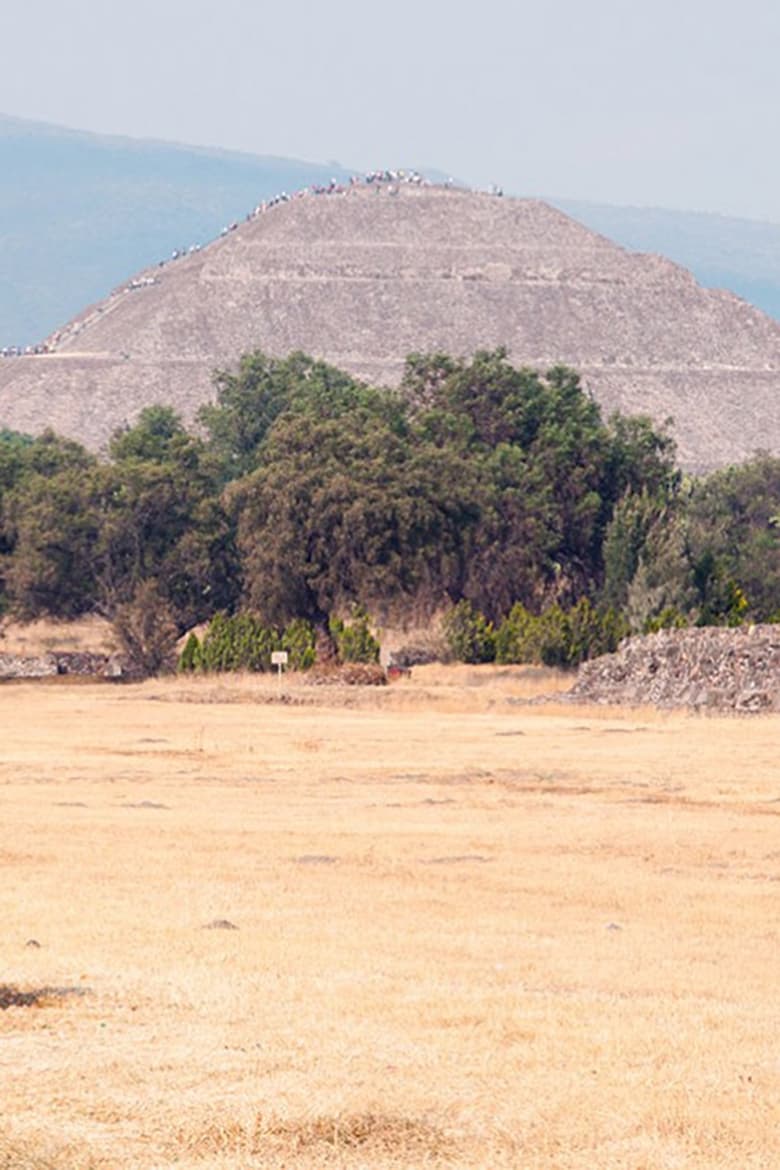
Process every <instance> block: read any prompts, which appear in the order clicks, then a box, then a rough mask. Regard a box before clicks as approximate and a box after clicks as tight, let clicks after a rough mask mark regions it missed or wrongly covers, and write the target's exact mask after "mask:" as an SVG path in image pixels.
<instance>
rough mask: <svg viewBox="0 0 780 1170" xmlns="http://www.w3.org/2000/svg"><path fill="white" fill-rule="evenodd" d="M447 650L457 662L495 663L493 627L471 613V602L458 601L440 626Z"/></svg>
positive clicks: (482, 615)
mask: <svg viewBox="0 0 780 1170" xmlns="http://www.w3.org/2000/svg"><path fill="white" fill-rule="evenodd" d="M442 631H443V633H444V637H445V640H446V642H447V646H448V648H449V650H450V653H451V654H452V656H453V658H455V659H457V661H458V662H469V663H473V664H477V663H480V662H494V661H495V658H496V635H495V632H494V630H493V623H492V622H489V621H488V620H487V618H486V617H485V615H484V614H482V613H480V612H479V610H476V609H474V607H473V605H472V604H471V602H470V601H459V602H458V604H457V605H456V606H454V607H453V608H452V609H451V610H450V612H449V613H448V614H447V615H446V616H445V618H444V621H443V622H442Z"/></svg>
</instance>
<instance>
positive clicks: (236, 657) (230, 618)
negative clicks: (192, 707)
mask: <svg viewBox="0 0 780 1170" xmlns="http://www.w3.org/2000/svg"><path fill="white" fill-rule="evenodd" d="M329 633H330V637H331V639H332V640H333V644H334V646H335V650H336V656H337V658H338V660H339V661H341V662H378V661H379V643H378V642H377V641H376V639H375V638H374V637H373V635H372V634H371V631H370V629H369V624H368V617H367V615H366V614H365V613H363V612H362V611H358V612H356V613H355V615H354V616H353V620H352V621H350V622H345V621H342V620H341V619H338V618H331V621H330V623H329ZM316 647H317V635H316V631H315V628H314V626H313V625H312V623H311V622H308V621H306V620H305V619H303V618H296V619H295V620H293V621H291V622H290V623H289V624H288V625H286V626H284V627H283V628H279V627H277V626H269V625H266V624H265V623H264V622H263V621H262V620H261V619H260V618H259V617H257V616H255V615H254V614H251V613H236V614H233V615H228V614H225V613H218V614H216V616H215V617H214V618H213V619H212V621H211V622H210V623H209V627H208V629H207V631H206V633H205V635H204V637H203V639H202V640H201V639H200V638H198V636H197V634H195V633H192V634H190V636H189V638H188V639H187V641H186V643H185V646H184V649H183V650H182V653H181V655H180V657H179V664H178V667H179V670H180V671H181V672H185V673H186V672H190V673H191V672H195V671H204V672H207V673H219V672H223V671H238V670H248V671H257V672H260V671H268V670H271V669H273V667H272V663H271V655H272V654H273V653H274V651H276V650H286V651H287V656H288V658H287V666H288V669H289V670H308V669H309V667H311V666H313V665H314V663H315V661H316V657H317V648H316Z"/></svg>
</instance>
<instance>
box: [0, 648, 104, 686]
mask: <svg viewBox="0 0 780 1170" xmlns="http://www.w3.org/2000/svg"><path fill="white" fill-rule="evenodd" d="M64 674H71V675H80V676H82V677H84V678H122V677H125V674H126V671H125V669H123V665H122V662H121V661H120V660H119V659H118V658H117V657H116V656H112V657H109V656H108V655H107V654H93V653H89V652H87V651H65V650H52V651H49V652H48V653H46V654H37V655H23V654H0V679H15V678H17V679H18V678H49V677H53V676H55V675H64Z"/></svg>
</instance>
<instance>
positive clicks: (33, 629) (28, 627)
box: [0, 617, 117, 655]
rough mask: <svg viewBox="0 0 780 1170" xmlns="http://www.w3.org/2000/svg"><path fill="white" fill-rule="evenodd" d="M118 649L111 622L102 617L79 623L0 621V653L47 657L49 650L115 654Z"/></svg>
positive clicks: (48, 619) (39, 620) (43, 620)
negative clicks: (45, 655) (43, 655)
mask: <svg viewBox="0 0 780 1170" xmlns="http://www.w3.org/2000/svg"><path fill="white" fill-rule="evenodd" d="M116 649H117V645H116V640H115V638H114V635H113V632H112V630H111V623H110V622H108V621H107V620H106V619H105V618H101V617H86V618H79V619H78V621H55V620H54V619H52V618H40V619H38V620H37V621H34V622H25V623H22V622H13V621H10V620H9V619H7V618H6V619H4V620H3V621H0V654H25V655H35V654H45V653H46V652H47V651H49V650H91V651H94V652H95V653H96V654H113V653H114V652H115V651H116Z"/></svg>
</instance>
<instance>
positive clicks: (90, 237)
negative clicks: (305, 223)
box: [0, 116, 780, 347]
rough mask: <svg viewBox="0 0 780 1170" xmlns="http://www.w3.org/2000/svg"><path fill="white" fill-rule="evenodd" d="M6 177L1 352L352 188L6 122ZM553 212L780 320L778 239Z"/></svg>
mask: <svg viewBox="0 0 780 1170" xmlns="http://www.w3.org/2000/svg"><path fill="white" fill-rule="evenodd" d="M383 161H386V160H378V162H379V163H381V162H383ZM391 161H394V160H391ZM407 161H410V160H407ZM428 173H429V174H430V176H431V177H433V178H435V177H436V175H435V173H431V172H428ZM0 174H2V176H3V181H2V184H0V347H2V346H11V345H16V346H27V345H34V344H36V343H37V342H39V341H41V340H42V338H43V337H45V336H46V335H47V334H49V333H51V332H52V331H53V330H54V329H56V328H57V327H58V326H60V325H62V324H64V323H65V322H66V321H68V320H69V319H70V318H71V317H73V316H74V315H75V314H77V313H79V312H80V311H81V310H82V309H83V307H84V306H85V305H87V304H89V303H91V302H93V301H96V300H100V299H101V298H103V297H104V296H106V295H107V294H108V293H109V292H110V291H111V290H112V289H113V288H114V287H115V286H117V285H119V284H121V283H122V282H124V281H125V280H127V279H128V278H129V277H130V276H131V275H132V274H133V273H135V272H137V271H138V270H140V269H142V268H144V267H146V266H147V265H150V264H153V263H155V262H157V261H158V260H160V259H162V258H164V257H168V256H170V255H171V253H172V252H173V250H174V249H182V248H188V247H189V246H190V245H192V244H194V243H205V242H207V241H209V240H211V239H213V238H214V237H215V236H217V235H218V234H219V232H220V230H221V229H222V227H223V226H224V225H225V224H227V223H230V222H232V221H234V220H237V219H241V218H243V216H244V215H245V214H246V213H247V212H248V211H249V210H250V209H251V208H253V207H254V206H255V205H256V204H257V203H258V202H259V201H261V200H262V199H268V198H270V197H272V196H273V195H276V194H278V193H279V192H280V191H283V190H286V191H292V190H296V189H298V188H300V187H303V186H307V185H309V184H314V183H323V182H325V183H327V182H329V180H330V179H331V178H332V177H335V178H337V179H343V178H345V177H347V171H346V170H345V168H344V167H341V166H339V165H338V164H334V163H326V164H324V165H323V164H317V163H308V162H301V161H299V160H295V159H286V158H271V157H262V156H254V155H245V154H236V153H230V152H226V151H218V150H208V149H201V148H195V147H188V146H180V145H175V144H171V143H159V142H151V141H141V140H133V139H127V138H111V137H106V136H102V135H97V134H90V133H86V132H81V131H75V130H66V129H62V128H60V127H56V126H48V125H45V124H43V123H37V122H30V121H26V120H23V119H18V118H8V117H2V116H0ZM531 180H532V176H529V181H531ZM517 194H521V193H520V192H517ZM550 202H552V203H553V204H554V205H555V206H558V207H560V208H561V209H562V210H564V211H566V212H567V213H568V214H570V215H572V216H573V217H574V218H575V219H578V220H580V222H582V223H584V224H586V225H587V226H589V227H592V228H594V229H595V230H596V231H599V232H601V233H602V234H603V235H606V236H607V237H609V238H610V239H613V240H615V241H616V242H617V243H620V244H623V245H624V246H626V247H629V248H632V249H634V250H639V251H645V252H648V251H649V252H658V253H660V254H662V255H665V256H668V257H669V258H670V259H672V260H675V261H676V262H678V263H681V264H683V265H684V266H685V267H687V268H689V269H690V270H691V271H692V272H693V273H694V275H695V276H696V278H697V279H698V280H699V281H700V282H701V283H702V284H704V285H705V286H707V287H722V288H728V289H730V290H731V291H733V292H736V293H737V294H738V295H739V296H742V297H744V298H745V299H746V300H748V301H750V302H751V303H753V304H754V305H756V306H758V307H759V308H762V309H763V310H764V311H765V312H768V313H770V314H773V315H775V316H776V317H778V318H780V225H777V224H771V223H761V222H757V221H751V220H744V219H734V218H728V217H722V216H715V215H705V214H699V213H695V212H677V211H664V210H657V209H652V208H621V207H612V206H607V205H603V204H588V203H582V202H579V201H572V200H567V199H565V198H553V199H551V200H550Z"/></svg>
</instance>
